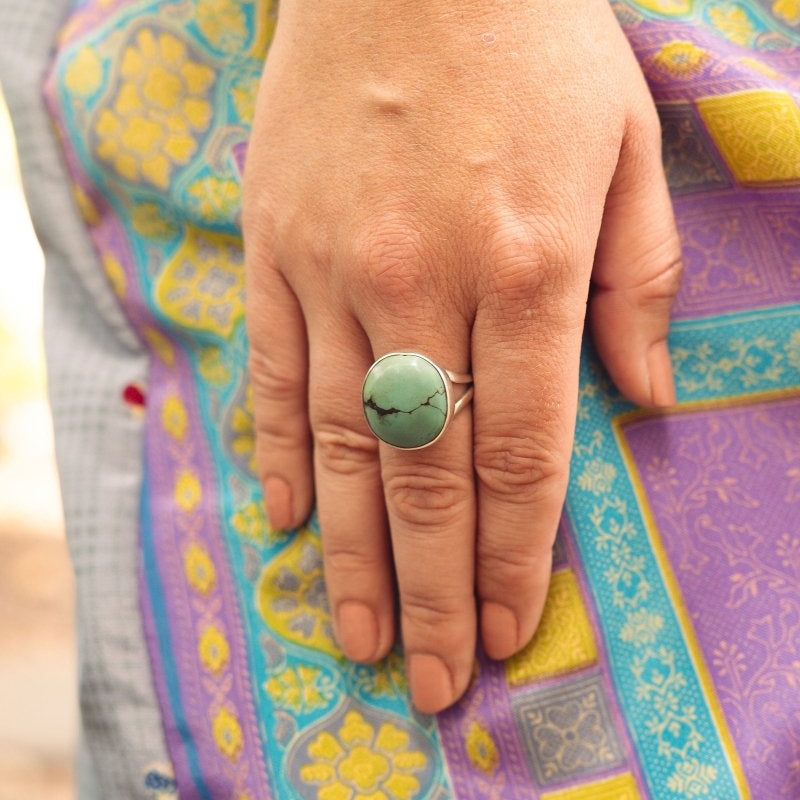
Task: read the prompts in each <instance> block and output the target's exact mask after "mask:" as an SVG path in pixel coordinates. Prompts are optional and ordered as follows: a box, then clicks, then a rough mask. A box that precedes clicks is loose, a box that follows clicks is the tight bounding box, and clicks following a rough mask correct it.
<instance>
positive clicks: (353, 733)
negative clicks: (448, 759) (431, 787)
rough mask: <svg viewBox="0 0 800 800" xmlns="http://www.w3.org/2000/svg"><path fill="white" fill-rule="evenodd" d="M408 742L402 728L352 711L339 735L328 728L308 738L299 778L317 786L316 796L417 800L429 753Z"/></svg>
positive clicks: (327, 799)
mask: <svg viewBox="0 0 800 800" xmlns="http://www.w3.org/2000/svg"><path fill="white" fill-rule="evenodd" d="M409 744H410V737H409V735H408V733H407V732H406V731H404V730H403V729H402V728H399V727H397V726H396V725H394V724H392V723H391V722H384V723H382V724H381V725H380V727H379V728H377V730H376V726H375V725H373V724H371V723H370V722H368V721H367V720H366V719H364V717H363V715H362V714H361V713H359V712H358V711H349V712H348V713H347V714H345V717H344V721H343V724H342V725H341V727H340V728H339V730H338V731H337V732H336V734H335V735H334V734H333V733H330V732H329V731H323V732H322V733H320V734H318V735H317V736H316V737H315V738H314V739H313V740H312V741H311V742H310V743H309V745H308V747H307V754H308V757H309V758H310V759H311V760H310V761H308V762H306V763H305V764H304V765H303V766H302V767H301V768H300V779H301V780H302V781H303V782H304V783H306V784H308V785H315V786H317V800H412V798H414V797H416V796H417V794H418V792H419V789H420V782H419V779H418V778H417V777H416V775H415V773H417V772H419V771H421V770H423V769H424V768H425V767H426V765H427V761H428V759H427V756H426V755H425V753H423V752H422V751H420V750H412V749H410V747H409Z"/></svg>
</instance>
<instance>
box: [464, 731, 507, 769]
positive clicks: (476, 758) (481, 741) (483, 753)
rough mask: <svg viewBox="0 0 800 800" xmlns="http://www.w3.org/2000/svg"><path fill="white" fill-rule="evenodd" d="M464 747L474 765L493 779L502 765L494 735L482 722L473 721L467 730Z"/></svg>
mask: <svg viewBox="0 0 800 800" xmlns="http://www.w3.org/2000/svg"><path fill="white" fill-rule="evenodd" d="M464 746H465V747H466V749H467V756H468V757H469V760H470V762H471V763H472V765H473V766H474V767H475V768H476V769H479V770H480V771H481V772H485V773H486V774H487V775H488V776H490V777H491V776H492V775H493V774H494V772H495V770H496V769H497V767H498V765H499V764H500V755H499V753H498V752H497V745H496V744H495V741H494V737H493V736H492V734H491V733H490V732H489V731H488V730H487V729H486V728H484V726H483V725H481V724H480V722H476V721H473V722H472V723H471V724H470V726H469V729H468V730H467V736H466V739H465V741H464Z"/></svg>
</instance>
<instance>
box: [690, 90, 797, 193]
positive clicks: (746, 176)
mask: <svg viewBox="0 0 800 800" xmlns="http://www.w3.org/2000/svg"><path fill="white" fill-rule="evenodd" d="M697 108H698V110H699V111H700V115H701V116H702V117H703V120H704V122H705V124H706V126H707V127H708V130H709V132H710V133H711V136H712V138H713V139H714V141H715V142H716V144H717V147H718V148H719V150H720V152H721V153H722V155H723V157H724V158H725V161H726V162H727V163H728V166H729V167H730V169H731V172H733V174H734V176H735V178H736V180H738V181H739V183H742V184H748V183H769V182H773V181H792V180H798V179H800V108H798V107H797V104H796V103H795V102H794V100H793V99H792V97H791V95H789V94H788V93H787V92H777V91H771V90H765V89H759V90H755V91H749V92H737V93H736V94H727V95H717V96H715V97H704V98H701V99H700V100H698V101H697Z"/></svg>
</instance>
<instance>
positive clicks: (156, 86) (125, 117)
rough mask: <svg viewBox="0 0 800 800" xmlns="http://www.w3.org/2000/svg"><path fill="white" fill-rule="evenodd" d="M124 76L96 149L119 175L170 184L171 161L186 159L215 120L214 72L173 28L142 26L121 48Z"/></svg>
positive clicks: (99, 128) (98, 129)
mask: <svg viewBox="0 0 800 800" xmlns="http://www.w3.org/2000/svg"><path fill="white" fill-rule="evenodd" d="M120 75H121V78H122V81H121V83H120V85H119V87H118V89H117V92H116V95H115V97H114V99H113V101H112V102H111V103H109V104H108V105H107V106H104V107H103V108H102V110H101V111H100V114H99V116H98V117H97V121H96V122H95V124H94V133H95V135H96V136H97V144H96V147H95V151H96V153H97V155H98V157H99V158H100V159H102V160H103V161H105V162H107V163H109V164H111V165H112V166H113V168H114V170H115V172H116V173H117V174H118V175H120V176H121V177H123V178H126V179H127V180H130V181H136V182H146V183H149V184H152V185H153V186H156V187H158V188H159V189H166V188H167V186H168V185H169V180H170V176H171V172H172V169H173V166H174V165H176V164H178V165H183V164H186V163H188V161H189V159H190V158H191V157H192V156H193V155H194V153H195V151H196V150H197V138H196V137H197V135H198V134H199V133H201V132H203V131H205V130H206V128H207V127H208V125H209V122H210V121H211V113H212V112H211V103H210V102H209V99H208V94H209V92H210V89H211V85H212V83H213V81H214V72H213V70H212V69H211V68H210V67H208V66H206V65H204V64H200V63H198V62H196V61H193V60H192V59H191V58H190V57H189V53H188V51H187V48H186V45H185V43H184V42H182V41H181V40H180V39H178V38H176V37H175V36H173V35H172V34H171V33H167V32H165V31H157V30H153V29H150V28H141V29H139V31H138V32H137V34H136V37H135V41H134V42H132V43H130V44H128V45H127V46H126V47H124V48H123V50H122V56H121V61H120Z"/></svg>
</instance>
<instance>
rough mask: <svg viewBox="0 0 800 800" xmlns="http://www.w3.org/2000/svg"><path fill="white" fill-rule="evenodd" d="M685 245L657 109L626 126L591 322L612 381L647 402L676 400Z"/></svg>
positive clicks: (607, 211) (611, 190)
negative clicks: (675, 345)
mask: <svg viewBox="0 0 800 800" xmlns="http://www.w3.org/2000/svg"><path fill="white" fill-rule="evenodd" d="M681 272H682V267H681V249H680V241H679V239H678V232H677V230H676V228H675V220H674V217H673V214H672V205H671V203H670V198H669V192H668V190H667V182H666V178H665V177H664V169H663V166H662V163H661V132H660V126H659V124H658V118H657V116H656V114H655V111H653V112H652V114H651V115H650V114H648V115H645V121H644V122H642V121H641V115H640V118H639V119H637V121H631V122H629V124H628V127H627V130H626V134H625V137H624V139H623V142H622V147H621V150H620V157H619V162H618V164H617V169H616V171H615V173H614V177H613V179H612V181H611V186H610V188H609V191H608V195H607V198H606V205H605V209H604V212H603V223H602V226H601V229H600V236H599V239H598V243H597V252H596V254H595V263H594V271H593V273H592V295H591V300H590V306H589V319H590V322H591V326H592V333H593V336H594V341H595V345H596V347H597V350H598V352H599V354H600V357H601V358H602V360H603V363H604V364H605V366H606V369H607V370H608V372H609V374H610V375H611V378H612V379H613V380H614V382H615V383H616V385H617V387H618V388H619V390H620V391H621V392H622V393H623V394H624V395H625V396H626V397H628V398H629V399H630V400H633V401H634V402H635V403H638V404H639V405H643V406H668V405H672V404H673V403H674V402H675V385H674V380H673V376H672V362H671V360H670V356H669V350H668V348H667V333H668V330H669V314H670V310H671V308H672V303H673V301H674V299H675V295H676V294H677V291H678V287H679V286H680V279H681Z"/></svg>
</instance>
